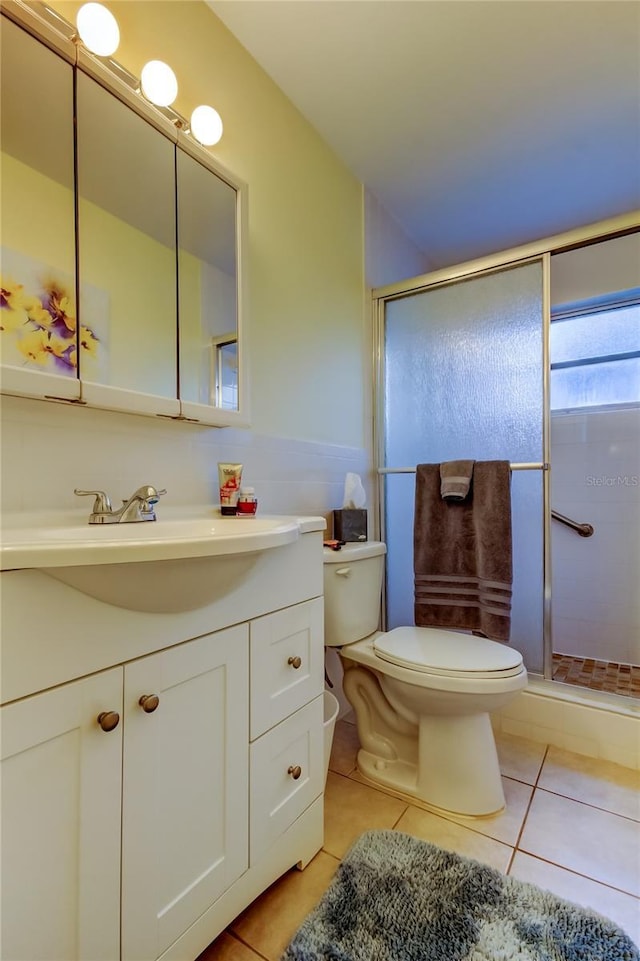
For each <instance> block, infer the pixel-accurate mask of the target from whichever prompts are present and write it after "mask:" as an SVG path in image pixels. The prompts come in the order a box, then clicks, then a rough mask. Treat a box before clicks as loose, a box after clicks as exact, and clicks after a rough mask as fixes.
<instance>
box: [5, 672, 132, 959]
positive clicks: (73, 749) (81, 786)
mask: <svg viewBox="0 0 640 961" xmlns="http://www.w3.org/2000/svg"><path fill="white" fill-rule="evenodd" d="M105 711H111V712H115V713H116V714H117V715H119V716H121V715H122V668H114V669H113V670H110V671H104V672H102V673H100V674H97V675H95V676H93V677H87V678H83V679H82V680H80V681H74V682H73V683H71V684H65V685H64V686H62V687H57V688H54V689H53V690H50V691H45V692H43V693H41V694H36V695H34V696H33V697H29V698H25V699H24V700H21V701H16V702H15V703H12V704H8V705H5V706H4V707H3V708H2V709H1V710H0V724H1V725H2V781H1V788H2V791H1V811H2V912H1V925H2V938H1V939H0V946H1V950H2V957H3V959H4V961H29V959H34V958H42V959H44V958H56V959H59V961H72V959H84V958H91V959H94V961H97V959H101V961H113V959H114V958H118V957H119V956H120V925H119V920H120V805H121V779H122V773H121V772H122V724H121V723H118V726H117V727H116V728H114V729H113V730H112V731H110V732H109V733H105V732H103V731H102V730H101V729H100V727H99V725H98V723H97V718H98V715H99V714H101V713H103V712H105Z"/></svg>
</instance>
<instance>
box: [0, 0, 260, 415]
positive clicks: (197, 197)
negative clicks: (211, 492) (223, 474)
mask: <svg viewBox="0 0 640 961" xmlns="http://www.w3.org/2000/svg"><path fill="white" fill-rule="evenodd" d="M1 10H2V23H1V26H2V30H1V37H0V41H1V44H2V49H1V70H2V77H1V79H2V85H1V86H2V102H1V115H0V117H1V124H2V127H1V141H0V143H1V147H2V152H1V158H0V160H1V175H2V196H3V202H2V211H1V218H2V221H1V227H2V231H1V244H2V247H1V251H0V271H1V286H2V295H1V296H2V299H1V301H0V304H1V309H0V363H1V368H0V386H1V388H2V392H4V393H9V394H17V395H22V396H31V397H40V398H42V397H44V398H51V399H55V400H66V401H71V402H77V403H84V404H88V405H90V406H95V407H102V408H107V409H112V410H123V411H131V412H134V413H142V414H150V415H159V416H165V417H174V418H177V419H185V420H194V421H198V422H201V423H203V424H210V425H212V426H246V425H247V424H248V410H247V403H246V398H247V390H246V386H247V385H246V376H245V369H246V354H247V345H246V334H245V332H244V331H243V330H242V305H243V297H242V291H243V286H244V273H243V266H244V264H243V258H242V255H241V251H242V243H243V240H244V237H245V235H246V230H245V229H244V224H245V221H246V193H247V191H246V186H245V185H244V184H242V183H240V182H239V181H238V180H237V179H236V178H234V177H232V176H231V175H230V174H229V173H228V172H227V171H225V170H224V169H223V168H221V167H220V166H219V165H218V164H217V163H216V162H215V161H214V160H213V159H212V157H211V156H210V154H209V153H208V151H206V150H205V149H204V148H201V147H200V146H199V145H198V144H196V143H194V142H193V141H192V140H191V138H190V137H188V136H187V135H186V134H185V133H184V132H183V131H181V130H179V129H178V128H177V126H176V125H175V124H174V123H172V122H171V120H170V119H168V118H167V117H165V116H164V115H163V114H162V113H161V112H160V111H157V110H156V109H155V108H153V107H152V106H151V105H149V104H147V103H146V102H145V101H143V100H142V98H141V97H140V95H139V94H138V93H137V92H136V91H135V90H133V89H132V88H131V87H130V86H129V85H127V84H126V83H125V82H124V81H121V80H120V79H119V78H118V77H117V76H116V75H115V74H114V73H113V72H112V71H111V70H109V69H107V67H106V66H104V65H103V64H102V63H100V62H99V61H98V60H97V59H96V58H93V57H91V56H90V55H89V54H87V53H86V52H85V51H84V50H83V48H82V47H78V46H76V44H74V43H73V42H72V41H71V40H68V39H66V38H65V37H63V36H60V35H58V34H57V33H56V32H55V31H54V30H53V29H51V28H49V27H48V25H47V24H46V23H44V22H41V21H40V20H39V19H37V18H36V17H35V16H34V15H33V14H30V13H29V12H28V11H25V9H24V8H23V7H22V6H21V5H15V6H14V5H13V4H12V3H8V4H7V3H4V4H3V5H2V8H1Z"/></svg>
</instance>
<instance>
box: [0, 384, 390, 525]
mask: <svg viewBox="0 0 640 961" xmlns="http://www.w3.org/2000/svg"><path fill="white" fill-rule="evenodd" d="M0 409H1V418H2V437H1V447H0V451H1V456H2V471H1V477H2V489H1V493H0V498H1V507H2V511H3V512H5V511H32V510H56V509H64V510H67V509H73V508H77V509H79V508H82V509H83V510H86V511H88V510H89V509H90V506H91V504H90V503H89V502H88V501H86V502H85V501H83V500H81V499H80V498H78V497H76V496H75V495H74V493H73V489H74V487H79V488H84V489H86V490H89V489H101V490H106V491H107V492H108V493H109V494H110V496H111V499H112V501H113V502H114V503H117V502H118V500H119V499H120V498H122V497H127V496H128V495H129V494H131V493H132V491H134V490H135V488H136V487H139V486H140V485H141V484H153V485H154V486H156V487H158V488H162V487H166V489H167V491H168V494H167V496H166V498H165V499H163V501H161V505H162V504H166V505H167V506H188V505H207V504H211V505H213V504H216V503H218V502H219V499H218V461H233V462H240V463H242V464H243V465H244V470H243V481H244V482H245V483H246V484H248V485H251V486H253V487H255V488H256V494H257V496H258V499H259V510H260V512H261V513H272V514H273V513H287V514H288V513H294V514H295V513H307V514H321V515H326V514H327V513H328V512H329V511H331V510H332V509H333V508H336V507H340V506H342V496H343V491H344V478H345V474H346V473H347V472H348V471H355V472H356V473H359V474H360V475H361V476H362V478H363V482H364V484H365V488H366V489H367V494H368V498H369V500H368V503H369V504H371V503H372V500H371V497H372V483H371V482H372V475H371V473H370V467H369V464H368V457H367V454H366V452H365V451H364V450H363V449H358V448H352V447H342V446H338V445H331V444H321V443H313V442H309V441H302V440H295V439H287V438H282V437H270V436H265V435H259V434H256V433H254V432H252V431H248V430H247V431H244V430H229V429H215V428H206V427H199V426H198V425H194V424H185V423H180V422H173V421H166V420H162V419H160V418H153V417H141V416H137V415H127V414H119V413H113V412H110V411H99V410H89V409H86V408H78V407H72V406H71V405H66V404H65V405H63V404H53V403H45V402H42V401H34V400H26V399H21V398H16V397H2V399H1V407H0ZM160 509H161V508H160Z"/></svg>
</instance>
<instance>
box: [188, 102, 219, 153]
mask: <svg viewBox="0 0 640 961" xmlns="http://www.w3.org/2000/svg"><path fill="white" fill-rule="evenodd" d="M191 133H192V134H193V136H194V137H195V138H196V140H197V141H198V142H199V143H201V144H203V145H204V146H205V147H212V146H213V145H214V143H217V142H218V141H219V140H220V137H221V136H222V120H221V118H220V114H219V113H218V111H217V110H214V109H213V107H208V106H207V105H206V104H201V105H200V106H199V107H196V108H195V110H194V111H193V113H192V114H191Z"/></svg>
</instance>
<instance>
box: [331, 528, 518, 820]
mask: <svg viewBox="0 0 640 961" xmlns="http://www.w3.org/2000/svg"><path fill="white" fill-rule="evenodd" d="M385 553H386V547H385V545H384V544H382V543H381V542H377V541H368V542H366V543H364V544H353V545H345V547H343V548H342V550H341V551H340V552H334V551H330V550H327V549H325V555H324V560H325V565H324V585H325V645H326V646H328V647H337V648H339V653H340V659H341V661H342V665H343V667H344V678H343V688H344V693H345V695H346V697H347V699H348V701H349V702H350V704H351V705H352V706H353V709H354V713H355V716H356V724H357V728H358V735H359V739H360V744H361V747H360V750H359V752H358V769H359V771H360V773H361V774H362V775H363V776H364V777H365V778H367V779H368V780H370V781H372V782H373V783H376V784H379V785H381V786H384V787H386V788H388V789H390V790H392V791H394V792H395V793H399V794H401V795H402V796H406V797H408V798H417V799H419V800H420V801H421V802H422V803H423V804H424V805H425V806H427V807H431V808H434V809H436V810H444V811H448V812H451V813H455V814H460V815H465V816H468V817H483V816H488V815H492V814H496V813H498V812H499V811H501V810H502V809H503V808H504V803H505V801H504V792H503V789H502V780H501V776H500V768H499V764H498V757H497V752H496V746H495V740H494V736H493V730H492V727H491V720H490V714H491V712H492V711H495V710H498V709H499V708H501V707H503V706H504V705H505V704H506V703H508V701H509V700H511V698H512V697H514V696H515V694H517V693H518V691H521V690H522V689H523V688H524V687H525V686H526V683H527V672H526V670H525V667H524V665H523V663H522V656H521V655H520V654H519V652H518V651H516V650H514V649H513V648H511V647H508V646H506V645H504V644H499V643H497V642H495V641H490V640H487V639H486V638H482V637H476V636H474V635H471V634H465V633H462V632H458V631H450V630H442V629H439V628H425V627H397V628H394V629H393V630H391V631H388V632H381V631H377V630H376V627H377V624H378V616H379V605H380V596H381V594H380V592H381V587H382V575H383V567H384V555H385Z"/></svg>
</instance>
